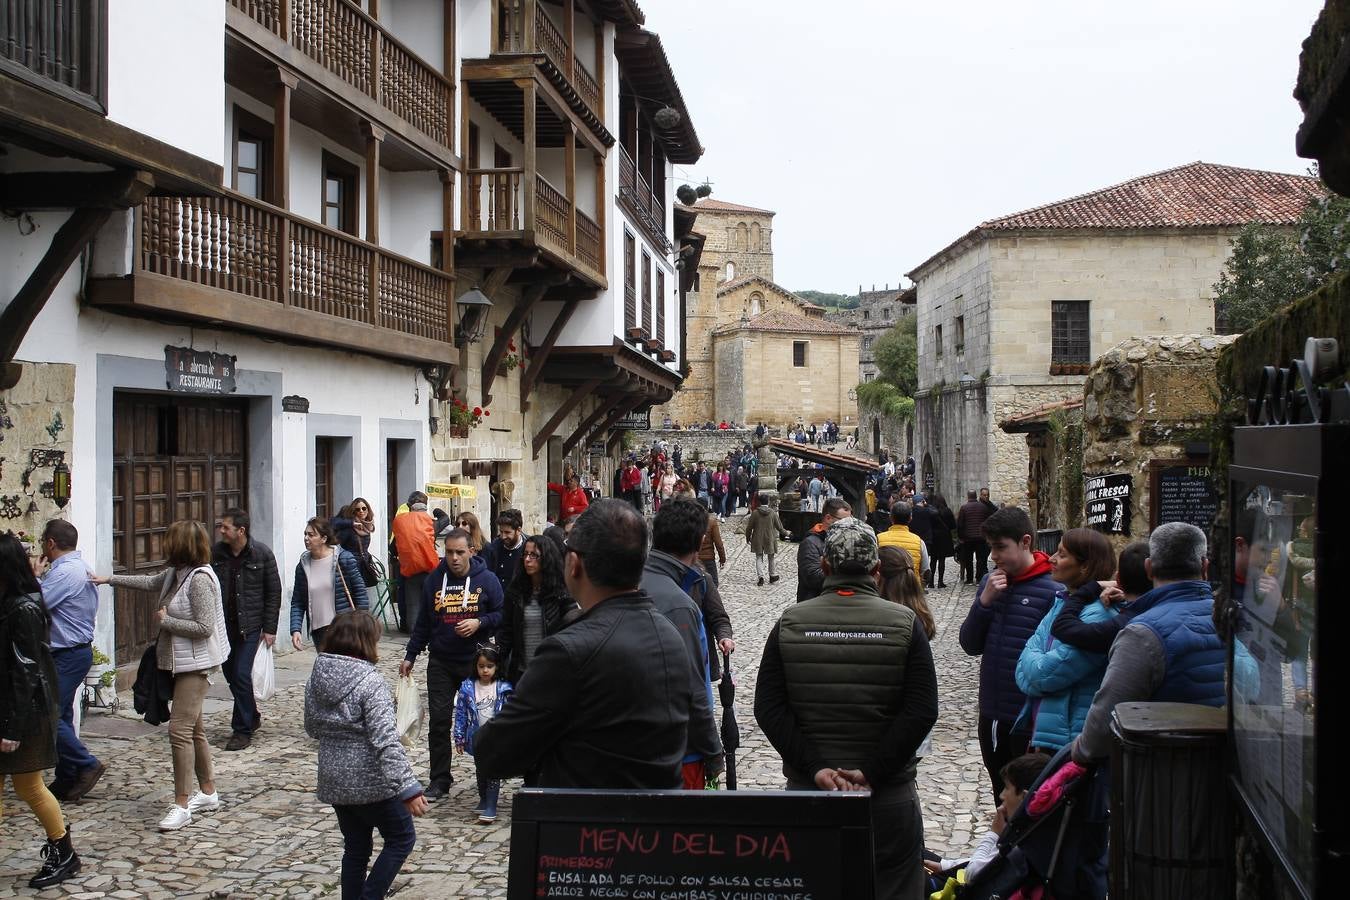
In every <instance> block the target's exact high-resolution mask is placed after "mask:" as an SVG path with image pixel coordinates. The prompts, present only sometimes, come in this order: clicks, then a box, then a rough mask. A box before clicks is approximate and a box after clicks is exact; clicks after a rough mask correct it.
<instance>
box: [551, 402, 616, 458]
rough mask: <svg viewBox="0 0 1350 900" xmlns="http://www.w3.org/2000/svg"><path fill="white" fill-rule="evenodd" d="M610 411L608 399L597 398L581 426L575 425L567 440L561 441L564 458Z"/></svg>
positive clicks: (611, 407)
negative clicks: (593, 407)
mask: <svg viewBox="0 0 1350 900" xmlns="http://www.w3.org/2000/svg"><path fill="white" fill-rule="evenodd" d="M612 409H613V406H612V405H611V403H610V401H609V400H608V398H606V397H600V398H598V401H597V402H596V404H595V409H593V410H591V414H590V415H589V416H587V417H586V418H584V419H582V420H581V424H579V425H577V427H576V428H575V429H574V430H573V431H572V433H571V434H569V435H568V436H567V440H565V441H563V445H562V452H563V455H564V456H566V455H567V454H568V453H571V452H572V448H573V447H575V446H576V445H577V442H578V441H580V440H581V438H582V436H583V435H585V434H586V433H587V432H588V431H589V430H590V429H591V427H592V426H593V425H595V423H596V422H598V421H600V417H601V416H605V415H608V414H609V413H610V411H611V410H612Z"/></svg>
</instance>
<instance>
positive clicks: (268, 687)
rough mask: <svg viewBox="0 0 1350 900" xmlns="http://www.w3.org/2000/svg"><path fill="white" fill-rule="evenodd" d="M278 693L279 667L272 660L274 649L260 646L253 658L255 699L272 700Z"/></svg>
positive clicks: (264, 645)
mask: <svg viewBox="0 0 1350 900" xmlns="http://www.w3.org/2000/svg"><path fill="white" fill-rule="evenodd" d="M276 692H277V667H276V664H275V663H274V662H273V660H272V648H271V647H269V646H267V645H266V644H259V646H258V652H257V654H256V655H254V657H253V699H255V700H271V699H272V695H273V694H275V693H276Z"/></svg>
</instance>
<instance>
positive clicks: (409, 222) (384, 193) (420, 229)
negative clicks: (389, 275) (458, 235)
mask: <svg viewBox="0 0 1350 900" xmlns="http://www.w3.org/2000/svg"><path fill="white" fill-rule="evenodd" d="M440 227H441V180H440V177H439V176H438V175H437V174H436V173H435V172H390V171H388V170H381V171H380V246H381V247H384V248H386V249H388V250H392V251H393V252H395V253H399V254H402V255H403V256H406V257H408V258H409V259H414V260H416V261H417V262H420V263H422V264H423V265H431V232H433V231H436V230H438V229H440Z"/></svg>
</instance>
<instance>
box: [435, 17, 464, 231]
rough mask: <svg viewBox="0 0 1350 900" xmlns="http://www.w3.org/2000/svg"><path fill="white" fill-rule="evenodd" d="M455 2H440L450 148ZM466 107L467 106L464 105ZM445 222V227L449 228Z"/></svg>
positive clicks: (452, 135)
mask: <svg viewBox="0 0 1350 900" xmlns="http://www.w3.org/2000/svg"><path fill="white" fill-rule="evenodd" d="M456 6H458V3H456V0H442V3H441V54H442V55H441V60H442V62H441V74H442V75H444V76H445V77H446V80H447V81H449V82H450V99H449V102H447V103H446V105H445V134H446V138H447V140H448V141H449V144H450V146H451V147H454V146H455V101H456V99H457V98H458V96H459V73H458V72H456V71H455V67H456V66H457V65H458V64H459V55H458V54H457V53H456V52H455V7H456ZM464 105H465V106H468V104H467V103H466V104H464ZM450 226H451V223H450V222H449V221H447V222H446V223H445V227H446V228H447V229H448V228H450Z"/></svg>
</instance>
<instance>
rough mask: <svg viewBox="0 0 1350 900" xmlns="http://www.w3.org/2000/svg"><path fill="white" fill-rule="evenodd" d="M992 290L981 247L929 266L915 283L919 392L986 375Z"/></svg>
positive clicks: (987, 249)
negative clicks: (960, 333)
mask: <svg viewBox="0 0 1350 900" xmlns="http://www.w3.org/2000/svg"><path fill="white" fill-rule="evenodd" d="M992 285H993V274H992V269H991V266H990V246H989V242H987V241H981V242H979V243H977V244H976V245H975V246H973V247H971V248H970V249H969V250H967V251H966V252H964V253H961V254H960V255H958V256H956V257H954V258H952V259H950V260H947V261H945V262H943V263H942V264H940V265H938V266H935V267H934V268H933V269H932V270H931V271H929V272H926V273H925V274H924V275H923V276H922V277H921V278H920V279H919V281H918V295H919V296H918V311H917V312H916V313H915V315H917V316H918V317H919V321H918V345H919V390H921V391H922V390H927V389H929V388H931V387H933V386H934V385H937V384H956V383H957V382H958V381H960V379H961V376H962V375H964V374H966V373H969V374H970V375H971V376H972V377H974V378H979V377H980V375H981V374H983V373H985V372H988V371H990V361H989V352H990V351H989V340H990V339H989V325H988V319H989V303H990V293H991V290H992ZM958 316H959V317H961V318H962V321H963V323H964V327H965V341H964V343H963V344H962V345H961V348H960V349H957V343H956V319H957V317H958ZM938 325H941V326H942V348H941V355H938V347H937V344H936V341H935V338H936V335H937V331H936V328H937V326H938ZM1047 333H1048V332H1047ZM1000 340H1002V335H1000Z"/></svg>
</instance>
